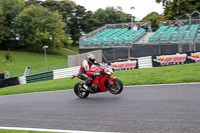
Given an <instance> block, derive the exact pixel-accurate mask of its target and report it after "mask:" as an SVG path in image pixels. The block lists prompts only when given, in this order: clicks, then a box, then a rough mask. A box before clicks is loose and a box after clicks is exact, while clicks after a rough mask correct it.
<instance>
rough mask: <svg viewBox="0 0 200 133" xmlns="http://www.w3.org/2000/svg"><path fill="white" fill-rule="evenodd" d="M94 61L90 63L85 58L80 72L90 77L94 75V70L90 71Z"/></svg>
mask: <svg viewBox="0 0 200 133" xmlns="http://www.w3.org/2000/svg"><path fill="white" fill-rule="evenodd" d="M92 64H93V63H90V62H89V61H87V60H83V63H82V64H81V67H80V70H79V74H81V75H82V74H84V75H85V76H86V77H90V76H93V75H94V72H91V71H90V68H91V67H92Z"/></svg>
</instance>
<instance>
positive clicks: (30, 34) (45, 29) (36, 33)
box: [16, 5, 68, 51]
mask: <svg viewBox="0 0 200 133" xmlns="http://www.w3.org/2000/svg"><path fill="white" fill-rule="evenodd" d="M16 27H17V34H18V35H19V40H21V41H23V43H22V45H24V46H25V47H26V48H29V49H31V50H32V51H41V50H42V47H43V46H44V45H48V46H49V50H52V49H53V48H55V47H60V46H62V45H63V43H65V42H66V40H67V38H68V37H67V36H66V34H65V33H64V30H63V28H64V27H65V23H64V22H62V18H61V16H60V15H59V14H58V12H54V13H52V12H50V11H49V10H48V9H46V8H44V7H42V6H34V5H31V6H29V7H28V8H25V9H24V10H23V11H22V12H21V13H20V14H19V17H18V18H17V20H16Z"/></svg>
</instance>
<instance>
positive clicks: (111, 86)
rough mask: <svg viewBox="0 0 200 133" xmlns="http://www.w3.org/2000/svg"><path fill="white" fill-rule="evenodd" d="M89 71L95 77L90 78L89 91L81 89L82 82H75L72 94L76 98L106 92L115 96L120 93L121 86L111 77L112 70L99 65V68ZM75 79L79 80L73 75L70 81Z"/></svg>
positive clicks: (118, 81) (119, 82)
mask: <svg viewBox="0 0 200 133" xmlns="http://www.w3.org/2000/svg"><path fill="white" fill-rule="evenodd" d="M91 71H93V72H95V76H93V77H92V78H93V80H92V84H91V86H90V90H86V89H85V88H84V87H83V85H84V83H85V82H84V81H81V82H77V83H76V84H75V86H74V92H75V94H76V95H77V96H78V97H80V98H86V97H88V95H89V94H95V93H98V92H106V91H109V92H110V93H112V94H115V95H117V94H119V93H121V92H122V90H123V84H122V82H121V81H120V80H119V79H118V78H116V77H111V75H112V74H113V70H112V68H111V67H110V66H107V65H103V64H101V66H95V67H92V68H91ZM75 77H78V78H80V77H79V75H73V77H72V79H73V78H75Z"/></svg>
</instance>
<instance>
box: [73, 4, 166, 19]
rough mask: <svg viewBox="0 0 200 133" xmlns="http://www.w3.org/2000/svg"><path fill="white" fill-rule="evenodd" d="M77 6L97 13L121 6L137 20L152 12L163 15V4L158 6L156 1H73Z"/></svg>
mask: <svg viewBox="0 0 200 133" xmlns="http://www.w3.org/2000/svg"><path fill="white" fill-rule="evenodd" d="M72 1H74V2H75V3H76V4H79V5H81V6H84V7H85V8H86V9H87V10H90V11H93V12H94V11H96V10H97V9H98V8H103V9H105V8H106V7H108V6H113V7H115V8H116V7H117V6H120V7H122V9H123V12H125V13H128V14H133V16H136V17H137V20H141V19H142V18H143V17H145V16H146V15H147V14H149V13H151V12H158V13H159V14H161V13H163V6H162V4H157V3H156V2H155V0H72ZM132 6H133V7H135V10H133V11H132V10H131V9H130V8H131V7H132Z"/></svg>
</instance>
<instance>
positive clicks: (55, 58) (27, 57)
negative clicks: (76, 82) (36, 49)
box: [0, 49, 74, 76]
mask: <svg viewBox="0 0 200 133" xmlns="http://www.w3.org/2000/svg"><path fill="white" fill-rule="evenodd" d="M6 53H7V51H0V73H1V72H2V71H9V72H10V76H19V75H23V73H24V71H25V68H26V66H31V70H33V71H34V70H38V69H41V68H44V67H46V64H45V58H44V54H43V53H31V52H19V51H10V54H11V57H12V62H9V61H7V60H6V58H5V57H4V56H5V54H6ZM54 53H55V55H50V54H47V62H48V66H52V65H56V64H59V63H63V62H66V64H67V62H68V55H74V53H72V52H69V51H66V50H62V49H60V50H54Z"/></svg>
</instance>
